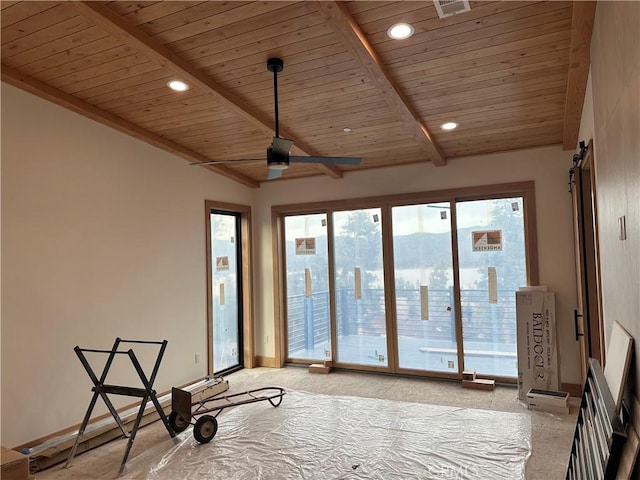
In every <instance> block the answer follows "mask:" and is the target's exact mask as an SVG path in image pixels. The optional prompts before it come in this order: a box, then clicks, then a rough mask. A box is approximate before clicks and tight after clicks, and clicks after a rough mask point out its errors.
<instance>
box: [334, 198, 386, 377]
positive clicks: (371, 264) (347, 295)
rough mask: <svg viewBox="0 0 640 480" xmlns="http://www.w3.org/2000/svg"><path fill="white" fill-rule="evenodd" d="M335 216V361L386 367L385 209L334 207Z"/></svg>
mask: <svg viewBox="0 0 640 480" xmlns="http://www.w3.org/2000/svg"><path fill="white" fill-rule="evenodd" d="M332 218H333V248H334V252H335V262H334V284H335V302H336V343H337V358H336V361H338V362H343V363H349V364H356V365H370V366H376V367H380V366H382V367H386V366H387V365H388V358H387V357H388V355H387V331H386V314H385V296H384V293H385V292H384V276H383V273H384V272H383V267H382V230H381V226H380V219H381V218H382V215H381V210H380V209H379V208H371V209H366V210H351V211H342V212H335V213H334V214H333V217H332Z"/></svg>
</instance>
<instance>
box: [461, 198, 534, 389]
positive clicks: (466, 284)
mask: <svg viewBox="0 0 640 480" xmlns="http://www.w3.org/2000/svg"><path fill="white" fill-rule="evenodd" d="M523 211H524V209H523V199H522V197H517V198H496V199H489V200H473V201H461V202H458V203H457V204H456V212H457V218H458V231H457V233H458V252H459V272H460V303H461V313H462V332H463V343H464V367H465V369H467V370H475V371H476V372H477V373H479V374H484V375H489V376H495V377H515V376H516V375H517V368H518V367H517V351H516V344H517V342H516V299H515V292H516V291H517V290H518V288H520V287H523V286H526V285H527V262H526V254H525V251H526V250H525V232H524V214H523Z"/></svg>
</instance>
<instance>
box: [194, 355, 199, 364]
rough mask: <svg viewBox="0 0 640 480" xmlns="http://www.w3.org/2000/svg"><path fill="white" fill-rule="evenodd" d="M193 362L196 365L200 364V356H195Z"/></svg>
mask: <svg viewBox="0 0 640 480" xmlns="http://www.w3.org/2000/svg"><path fill="white" fill-rule="evenodd" d="M194 360H195V362H196V364H198V363H200V354H199V353H196V354H195V358H194Z"/></svg>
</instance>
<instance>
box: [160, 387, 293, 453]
mask: <svg viewBox="0 0 640 480" xmlns="http://www.w3.org/2000/svg"><path fill="white" fill-rule="evenodd" d="M284 394H285V391H284V388H281V387H263V388H256V389H254V390H247V391H245V392H240V393H236V394H233V395H225V396H218V395H213V396H211V397H207V398H204V399H203V400H199V401H196V402H193V401H192V398H191V392H187V391H186V390H181V389H179V388H176V387H174V388H172V389H171V414H170V415H169V425H170V426H171V428H172V429H173V430H174V431H175V432H178V433H179V432H182V431H184V430H186V429H187V427H189V425H191V424H192V422H191V420H192V419H193V420H195V418H196V416H199V417H200V418H198V419H197V420H195V423H193V437H194V438H195V439H196V440H197V441H198V442H200V443H209V442H210V441H211V439H212V438H213V437H215V435H216V432H217V431H218V420H217V419H216V417H217V416H218V415H220V414H221V413H222V411H223V410H224V409H225V408H230V407H236V406H238V405H246V404H249V403H256V402H264V401H268V402H269V403H270V404H271V405H272V406H274V407H278V406H279V405H280V403H282V397H283V396H284ZM195 405H197V408H196V409H195V410H193V411H192V409H191V408H192V407H193V406H195ZM208 413H213V415H205V414H208Z"/></svg>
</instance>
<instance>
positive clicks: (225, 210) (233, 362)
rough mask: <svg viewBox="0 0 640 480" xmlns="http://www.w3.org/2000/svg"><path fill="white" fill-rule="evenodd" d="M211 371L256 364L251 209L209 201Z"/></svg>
mask: <svg viewBox="0 0 640 480" xmlns="http://www.w3.org/2000/svg"><path fill="white" fill-rule="evenodd" d="M205 208H206V232H207V332H208V341H207V343H208V372H209V374H210V375H215V376H220V375H223V374H227V373H230V372H233V371H236V370H239V369H241V368H243V367H244V366H251V363H252V358H253V348H252V343H253V342H252V329H251V324H252V308H251V306H252V303H251V293H250V288H249V287H250V273H251V269H250V258H249V255H250V244H249V242H248V237H249V235H248V232H249V227H250V226H249V222H250V209H249V207H244V206H241V205H229V204H219V203H215V202H206V204H205Z"/></svg>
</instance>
